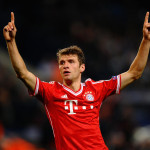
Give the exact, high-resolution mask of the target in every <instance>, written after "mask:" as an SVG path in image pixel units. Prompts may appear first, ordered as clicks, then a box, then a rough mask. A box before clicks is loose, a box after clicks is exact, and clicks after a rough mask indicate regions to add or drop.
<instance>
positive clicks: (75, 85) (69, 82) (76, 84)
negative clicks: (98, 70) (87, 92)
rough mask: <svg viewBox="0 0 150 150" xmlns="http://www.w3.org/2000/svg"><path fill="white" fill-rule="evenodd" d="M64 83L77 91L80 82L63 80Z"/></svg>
mask: <svg viewBox="0 0 150 150" xmlns="http://www.w3.org/2000/svg"><path fill="white" fill-rule="evenodd" d="M64 85H65V86H67V87H69V88H70V89H72V90H73V91H75V92H77V91H78V90H79V89H80V86H81V83H80V82H79V83H73V82H71V81H67V82H64Z"/></svg>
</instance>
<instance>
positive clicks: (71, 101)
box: [64, 100, 78, 115]
mask: <svg viewBox="0 0 150 150" xmlns="http://www.w3.org/2000/svg"><path fill="white" fill-rule="evenodd" d="M67 102H69V106H70V113H68V114H70V115H72V114H76V113H75V112H73V102H75V104H76V105H78V101H77V100H66V101H65V102H64V104H65V109H68V106H66V104H67Z"/></svg>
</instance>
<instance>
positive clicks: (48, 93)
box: [29, 77, 54, 103]
mask: <svg viewBox="0 0 150 150" xmlns="http://www.w3.org/2000/svg"><path fill="white" fill-rule="evenodd" d="M53 87H54V82H49V83H48V82H44V81H41V80H40V79H39V78H37V77H36V85H35V89H34V92H31V91H29V95H30V96H36V97H37V98H38V99H40V100H41V101H42V102H44V103H47V102H48V101H49V100H50V99H52V91H53Z"/></svg>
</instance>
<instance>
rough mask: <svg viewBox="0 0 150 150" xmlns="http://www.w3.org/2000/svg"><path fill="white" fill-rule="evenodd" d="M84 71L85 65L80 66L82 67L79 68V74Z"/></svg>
mask: <svg viewBox="0 0 150 150" xmlns="http://www.w3.org/2000/svg"><path fill="white" fill-rule="evenodd" d="M84 70H85V64H82V65H81V66H80V72H81V73H82V72H84Z"/></svg>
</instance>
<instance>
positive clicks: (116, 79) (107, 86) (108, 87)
mask: <svg viewBox="0 0 150 150" xmlns="http://www.w3.org/2000/svg"><path fill="white" fill-rule="evenodd" d="M120 88H121V75H118V76H113V77H112V78H111V79H110V80H105V81H104V82H103V93H104V95H105V98H106V97H107V96H109V95H112V94H120Z"/></svg>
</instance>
